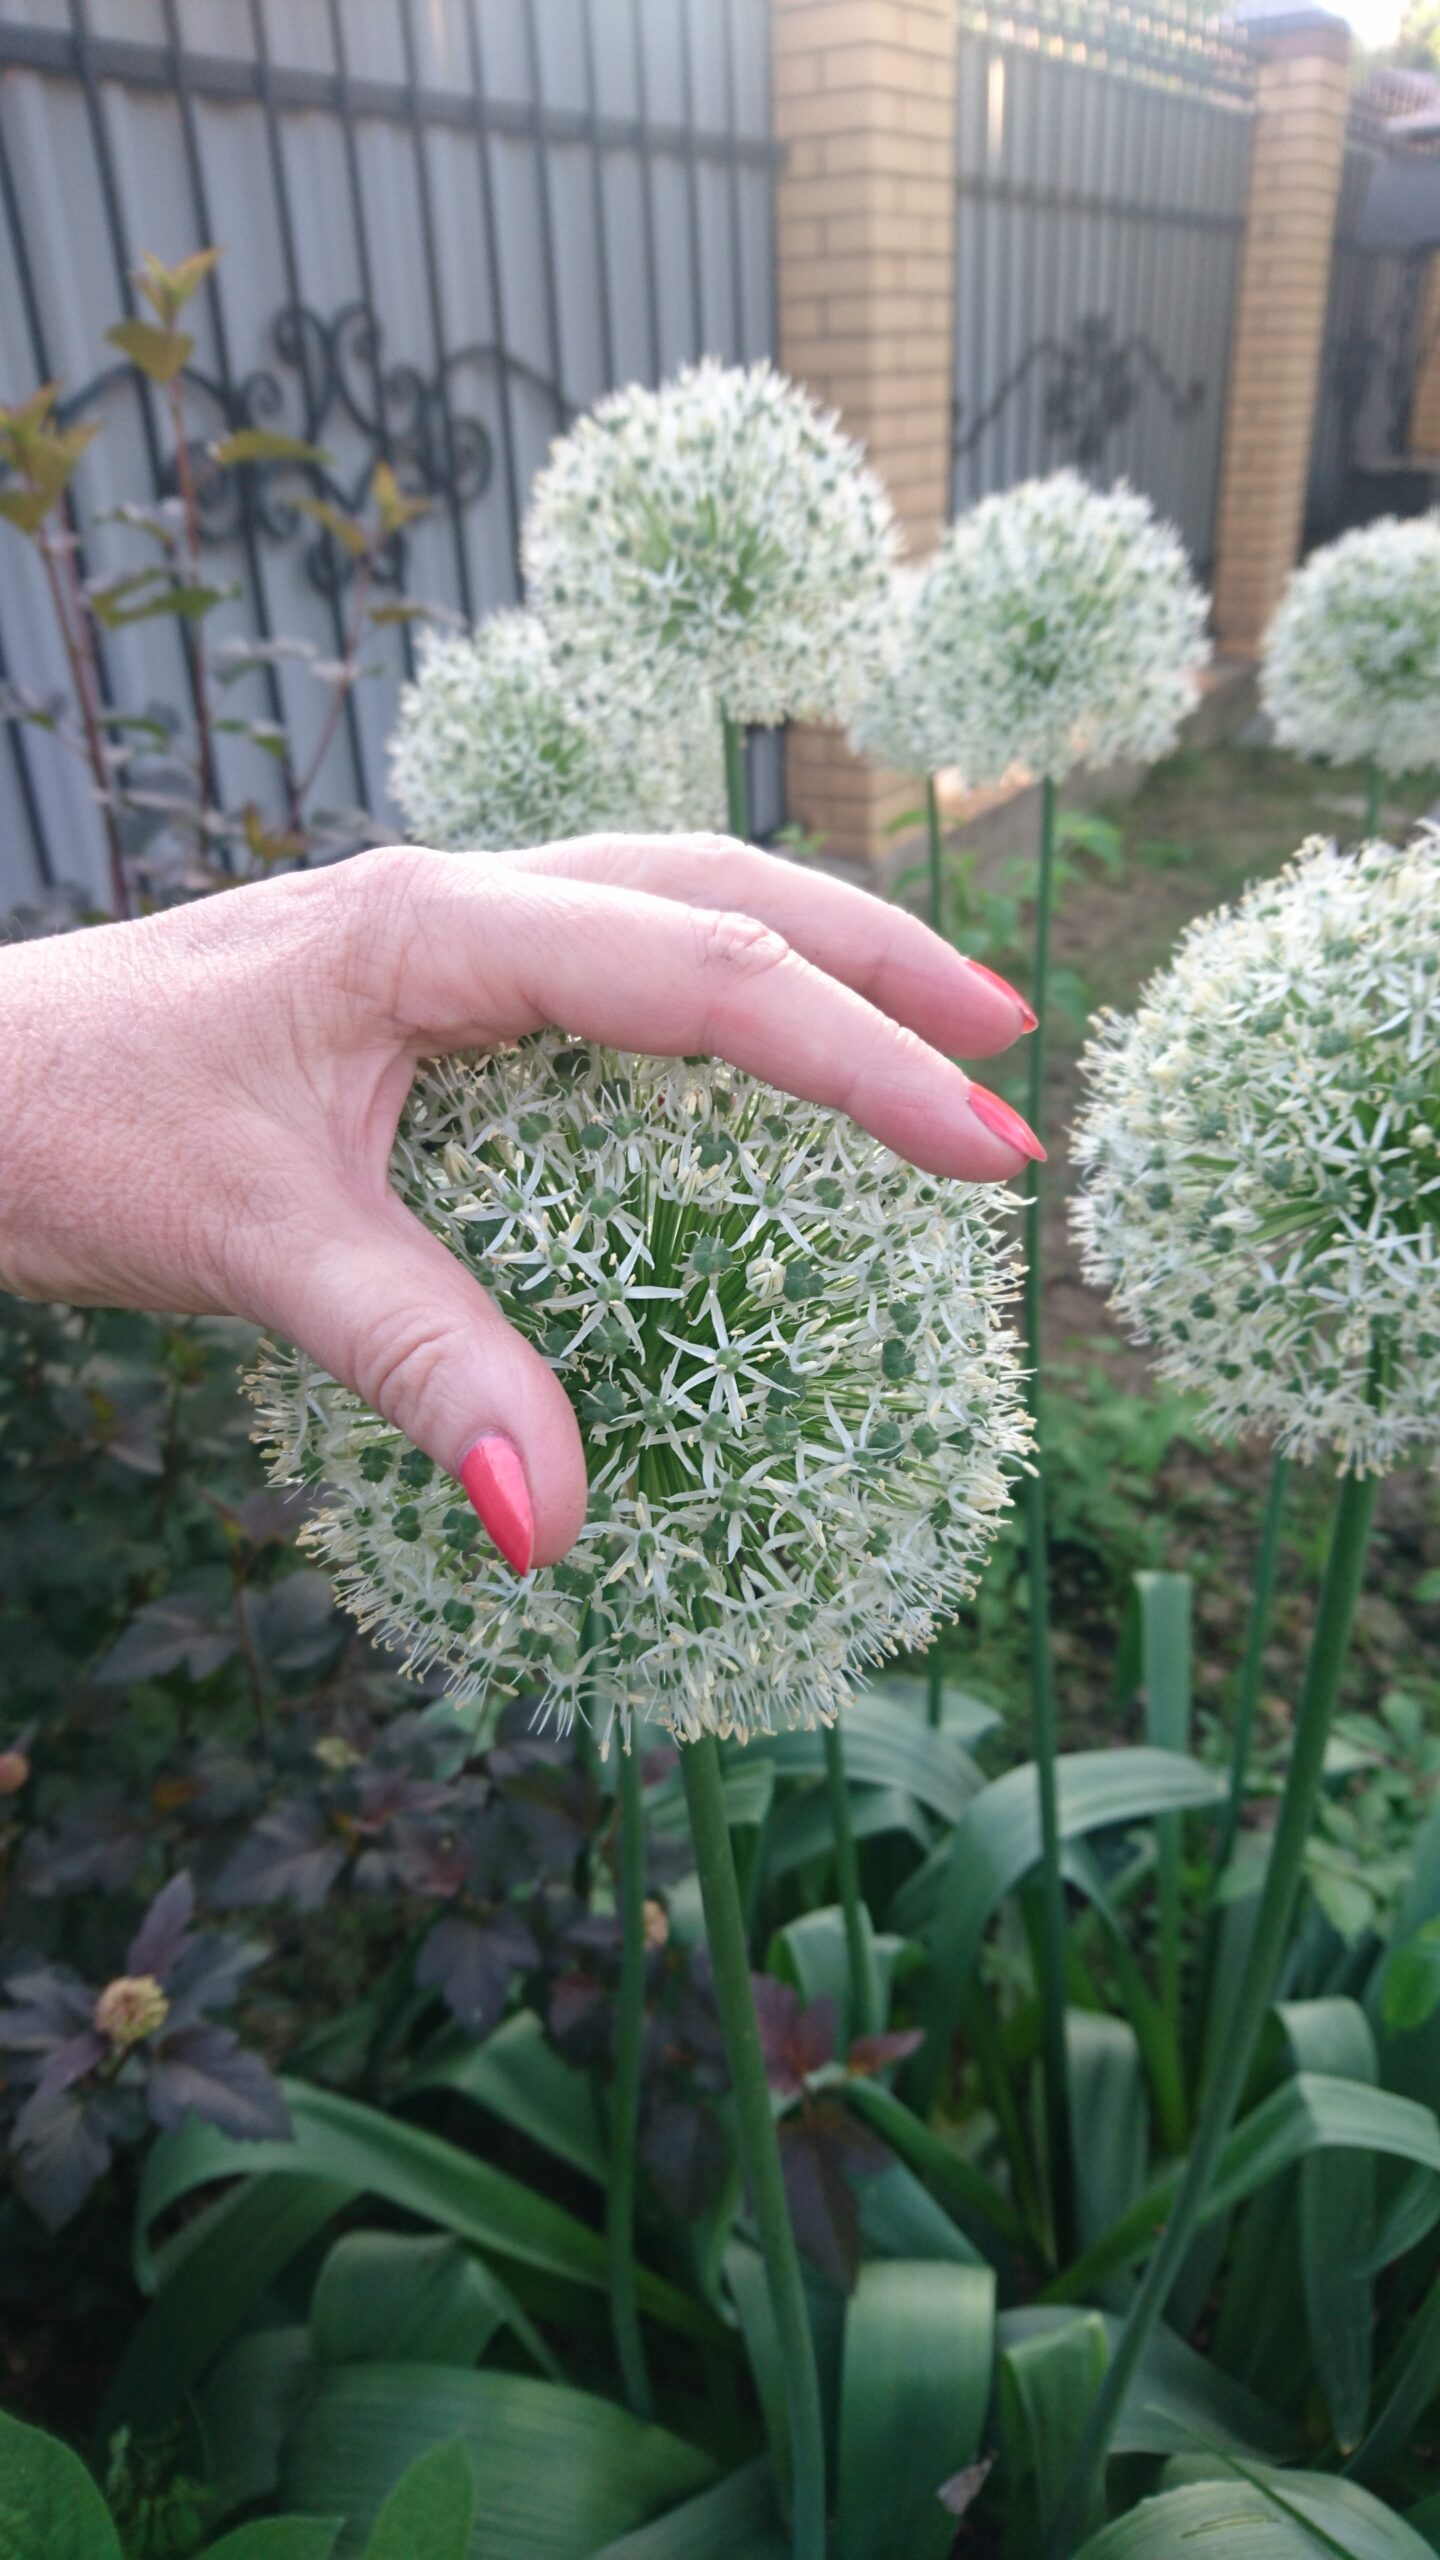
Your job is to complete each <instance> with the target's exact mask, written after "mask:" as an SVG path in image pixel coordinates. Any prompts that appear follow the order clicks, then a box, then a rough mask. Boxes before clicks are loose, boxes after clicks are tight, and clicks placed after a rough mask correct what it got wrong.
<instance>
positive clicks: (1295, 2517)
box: [1079, 2471, 1431, 2560]
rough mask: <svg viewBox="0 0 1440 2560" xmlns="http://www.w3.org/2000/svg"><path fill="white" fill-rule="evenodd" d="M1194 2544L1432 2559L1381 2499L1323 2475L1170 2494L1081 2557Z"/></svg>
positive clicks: (1168, 2557) (1279, 2476)
mask: <svg viewBox="0 0 1440 2560" xmlns="http://www.w3.org/2000/svg"><path fill="white" fill-rule="evenodd" d="M1192 2544H1193V2545H1194V2547H1195V2548H1196V2549H1197V2550H1200V2551H1208V2550H1210V2549H1211V2548H1212V2547H1213V2548H1214V2549H1215V2550H1216V2551H1223V2552H1224V2554H1225V2560H1321V2555H1323V2554H1326V2553H1338V2554H1340V2555H1341V2560H1431V2553H1430V2545H1429V2544H1428V2543H1426V2542H1422V2541H1421V2539H1420V2536H1419V2535H1418V2534H1417V2533H1415V2532H1414V2531H1412V2529H1411V2527H1410V2526H1409V2525H1408V2524H1406V2523H1404V2522H1403V2521H1402V2519H1401V2518H1400V2517H1399V2516H1397V2515H1394V2514H1392V2513H1391V2510H1390V2509H1389V2508H1388V2507H1382V2506H1381V2504H1380V2502H1379V2500H1378V2498H1372V2497H1370V2496H1369V2495H1368V2494H1367V2492H1366V2491H1365V2490H1363V2489H1357V2488H1356V2486H1355V2484H1354V2482H1353V2481H1350V2480H1332V2479H1330V2478H1328V2477H1327V2476H1326V2474H1324V2473H1323V2472H1318V2471H1280V2472H1268V2473H1266V2474H1265V2475H1264V2481H1263V2486H1262V2485H1260V2484H1258V2483H1257V2482H1254V2481H1250V2480H1197V2481H1192V2482H1191V2483H1190V2484H1189V2485H1188V2486H1186V2487H1185V2488H1182V2489H1171V2490H1167V2491H1166V2492H1165V2494H1164V2495H1163V2496H1161V2497H1158V2498H1147V2499H1146V2500H1145V2501H1144V2503H1143V2504H1142V2505H1140V2506H1138V2507H1132V2509H1131V2511H1130V2513H1129V2514H1128V2515H1127V2516H1121V2517H1120V2519H1119V2520H1118V2522H1117V2523H1115V2524H1110V2525H1107V2526H1106V2527H1105V2530H1104V2532H1103V2533H1098V2534H1096V2535H1095V2537H1094V2539H1093V2541H1090V2542H1087V2543H1086V2545H1085V2547H1084V2550H1083V2551H1082V2552H1081V2553H1080V2555H1079V2560H1176V2554H1177V2553H1178V2552H1182V2551H1186V2550H1188V2549H1189V2548H1190V2547H1191V2545H1192Z"/></svg>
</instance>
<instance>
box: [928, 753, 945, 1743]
mask: <svg viewBox="0 0 1440 2560" xmlns="http://www.w3.org/2000/svg"><path fill="white" fill-rule="evenodd" d="M925 834H926V840H927V843H928V845H929V852H930V868H929V882H928V895H927V900H926V908H927V915H926V921H927V922H928V924H929V926H930V930H931V932H932V933H940V934H943V933H944V931H945V876H944V857H945V834H944V829H943V828H942V826H941V823H940V795H939V793H938V792H937V790H936V788H935V776H934V774H933V773H927V775H926V776H925ZM947 938H948V937H947ZM925 1712H926V1717H927V1720H928V1722H929V1724H930V1726H931V1728H932V1730H933V1731H935V1732H938V1731H939V1729H940V1720H941V1717H942V1715H943V1714H944V1675H943V1673H942V1671H941V1667H940V1648H939V1646H938V1644H932V1645H931V1647H930V1650H929V1652H928V1654H927V1655H926V1657H925Z"/></svg>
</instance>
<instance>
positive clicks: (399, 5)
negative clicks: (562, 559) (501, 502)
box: [396, 0, 475, 622]
mask: <svg viewBox="0 0 1440 2560" xmlns="http://www.w3.org/2000/svg"><path fill="white" fill-rule="evenodd" d="M396 15H397V16H398V18H399V21H400V42H401V45H402V46H403V48H404V54H405V86H406V90H407V92H408V96H409V106H410V139H411V142H412V144H413V146H414V152H415V189H416V193H417V195H418V196H419V199H420V239H421V244H422V246H423V248H424V252H425V297H426V300H427V302H428V303H429V306H430V344H431V347H432V349H433V351H434V356H435V390H436V396H437V398H438V400H439V403H440V427H441V432H442V434H443V436H444V439H445V492H446V505H447V509H448V512H449V516H450V532H451V536H452V538H453V541H454V545H455V577H456V583H457V585H458V586H459V589H460V606H461V610H462V612H463V613H464V616H465V619H466V621H467V622H473V620H474V618H475V608H474V600H473V597H472V594H471V589H470V562H469V560H468V558H467V557H466V551H465V525H464V521H463V518H462V516H461V512H460V500H459V496H458V494H457V492H456V488H455V421H454V418H453V416H452V414H451V409H450V356H449V346H448V342H447V340H446V336H445V307H444V300H443V297H442V295H441V291H440V267H439V262H438V259H437V256H436V249H435V207H434V203H433V201H432V198H431V194H430V157H429V153H428V152H427V150H426V148H425V127H424V125H423V123H422V122H421V118H420V76H419V71H418V68H417V64H416V57H415V22H414V18H413V16H412V14H411V9H410V0H396Z"/></svg>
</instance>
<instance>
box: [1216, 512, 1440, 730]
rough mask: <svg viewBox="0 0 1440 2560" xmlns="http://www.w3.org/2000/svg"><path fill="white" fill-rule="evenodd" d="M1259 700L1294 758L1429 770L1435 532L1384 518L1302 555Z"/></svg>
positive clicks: (1439, 528) (1439, 539) (1434, 703)
mask: <svg viewBox="0 0 1440 2560" xmlns="http://www.w3.org/2000/svg"><path fill="white" fill-rule="evenodd" d="M1260 693H1261V700H1262V701H1263V703H1264V706H1265V709H1266V710H1267V711H1268V713H1269V715H1270V717H1271V719H1272V720H1273V721H1274V723H1275V734H1276V736H1277V737H1278V739H1279V740H1280V743H1281V745H1282V746H1286V747H1294V748H1295V749H1296V750H1297V752H1298V753H1299V754H1300V755H1302V756H1323V757H1326V758H1328V759H1329V761H1330V762H1331V763H1333V764H1346V763H1349V762H1351V761H1352V760H1354V761H1358V760H1359V759H1361V758H1362V757H1363V758H1365V759H1367V760H1369V759H1373V761H1374V762H1375V763H1376V764H1377V765H1378V766H1379V768H1380V770H1381V772H1382V773H1423V772H1427V771H1430V770H1432V769H1433V768H1434V767H1435V766H1436V765H1440V522H1437V521H1436V519H1435V518H1434V517H1433V516H1421V517H1417V518H1415V519H1414V521H1413V522H1411V523H1407V524H1402V523H1400V522H1399V521H1398V520H1397V519H1396V518H1395V517H1394V516H1384V517H1382V518H1381V520H1380V521H1379V523H1378V524H1368V525H1366V526H1364V527H1363V529H1362V530H1361V531H1360V532H1358V533H1347V534H1344V535H1342V537H1341V539H1340V540H1339V541H1338V542H1331V543H1327V545H1326V547H1325V548H1324V550H1323V551H1312V552H1311V554H1310V557H1309V559H1308V560H1307V561H1305V562H1304V564H1303V566H1302V567H1301V568H1299V569H1297V570H1296V572H1295V575H1294V577H1293V578H1292V579H1291V581H1290V584H1289V586H1288V587H1287V588H1286V591H1285V595H1284V599H1283V601H1282V603H1281V606H1280V610H1279V612H1278V613H1277V614H1276V616H1275V619H1274V621H1273V623H1272V624H1271V626H1270V630H1269V633H1268V635H1267V637H1266V642H1265V663H1264V667H1263V669H1262V671H1261V678H1260Z"/></svg>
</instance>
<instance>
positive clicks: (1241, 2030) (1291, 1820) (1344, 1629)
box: [1045, 1475, 1376, 2560]
mask: <svg viewBox="0 0 1440 2560" xmlns="http://www.w3.org/2000/svg"><path fill="white" fill-rule="evenodd" d="M1375 1492H1376V1479H1375V1478H1374V1477H1373V1476H1354V1475H1347V1476H1343V1477H1342V1478H1341V1481H1340V1490H1339V1493H1338V1495H1337V1497H1336V1503H1335V1517H1334V1523H1333V1525H1332V1528H1331V1532H1330V1552H1329V1554H1328V1556H1327V1558H1326V1562H1325V1578H1324V1581H1323V1583H1322V1585H1321V1590H1320V1607H1319V1610H1318V1613H1317V1615H1316V1619H1315V1632H1314V1635H1313V1636H1312V1638H1311V1642H1310V1655H1309V1660H1308V1662H1307V1663H1306V1667H1305V1685H1304V1688H1303V1690H1302V1692H1301V1697H1300V1706H1299V1710H1298V1712H1297V1714H1296V1718H1295V1733H1294V1740H1293V1742H1292V1745H1291V1750H1290V1766H1289V1769H1288V1771H1287V1772H1286V1777H1285V1791H1284V1794H1283V1796H1282V1798H1281V1803H1280V1819H1279V1822H1278V1823H1277V1825H1276V1828H1275V1837H1274V1840H1273V1842H1272V1844H1271V1849H1270V1857H1269V1863H1268V1865H1267V1867H1266V1870H1265V1887H1264V1891H1263V1893H1262V1894H1261V1897H1260V1911H1259V1916H1258V1918H1257V1920H1256V1924H1255V1937H1254V1943H1253V1946H1252V1950H1251V1955H1250V1962H1249V1966H1248V1968H1247V1971H1246V1975H1245V1980H1244V1982H1243V1984H1242V1986H1241V1989H1240V1993H1239V1996H1238V1998H1237V2000H1236V2003H1235V2011H1234V2015H1233V2017H1232V2019H1231V2021H1230V2028H1229V2033H1228V2035H1227V2037H1226V2039H1225V2043H1224V2046H1223V2049H1222V2051H1221V2054H1220V2058H1219V2061H1218V2062H1217V2064H1216V2068H1215V2074H1214V2077H1213V2079H1212V2080H1211V2082H1210V2086H1209V2088H1208V2089H1207V2091H1206V2093H1205V2100H1204V2104H1203V2105H1202V2107H1201V2110H1200V2118H1199V2122H1198V2123H1197V2125H1196V2127H1195V2139H1194V2141H1193V2143H1192V2144H1191V2147H1190V2157H1189V2159H1188V2160H1187V2162H1186V2164H1185V2174H1184V2176H1183V2177H1182V2179H1181V2181H1180V2185H1179V2188H1178V2190H1177V2193H1176V2197H1175V2202H1174V2205H1173V2207H1172V2209H1171V2212H1170V2215H1169V2218H1168V2220H1167V2221H1166V2224H1165V2228H1164V2231H1163V2233H1162V2234H1161V2238H1160V2244H1159V2247H1158V2248H1157V2249H1156V2251H1155V2253H1154V2256H1153V2257H1152V2258H1151V2260H1150V2263H1149V2265H1148V2266H1147V2268H1146V2270H1145V2274H1144V2277H1143V2278H1142V2280H1141V2284H1140V2288H1139V2291H1138V2292H1137V2294H1136V2296H1135V2299H1134V2302H1133V2303H1132V2305H1131V2307H1130V2311H1129V2313H1128V2315H1127V2317H1126V2321H1125V2326H1124V2328H1123V2329H1122V2331H1121V2333H1120V2337H1119V2340H1118V2342H1117V2344H1116V2348H1115V2352H1114V2355H1113V2356H1112V2357H1111V2360H1110V2363H1109V2365H1108V2367H1107V2369H1106V2373H1105V2379H1104V2381H1103V2383H1102V2384H1101V2386H1100V2391H1099V2393H1098V2395H1097V2398H1096V2401H1095V2406H1094V2408H1093V2409H1092V2411H1091V2413H1090V2418H1089V2421H1088V2423H1087V2425H1086V2429H1085V2434H1084V2437H1083V2439H1082V2441H1081V2445H1080V2450H1079V2452H1078V2454H1077V2455H1076V2458H1075V2462H1074V2466H1073V2468H1072V2470H1071V2473H1070V2478H1069V2480H1068V2482H1067V2483H1066V2488H1065V2494H1064V2496H1063V2498H1062V2499H1061V2502H1060V2507H1059V2511H1058V2513H1057V2515H1056V2518H1055V2522H1054V2525H1053V2527H1052V2529H1051V2532H1050V2536H1049V2539H1048V2541H1047V2543H1046V2545H1045V2560H1069V2555H1070V2553H1071V2552H1072V2550H1073V2548H1074V2545H1075V2542H1076V2539H1077V2537H1078V2533H1079V2527H1080V2521H1081V2519H1082V2518H1083V2517H1084V2516H1085V2515H1086V2514H1087V2513H1088V2512H1089V2503H1090V2492H1091V2488H1092V2484H1093V2483H1094V2482H1095V2480H1096V2479H1097V2478H1098V2477H1099V2474H1100V2472H1101V2470H1102V2468H1103V2465H1104V2462H1105V2458H1106V2455H1107V2454H1108V2452H1109V2449H1110V2439H1111V2437H1112V2436H1113V2434H1114V2432H1115V2422H1116V2419H1117V2418H1118V2416H1119V2413H1120V2405H1121V2402H1122V2401H1123V2399H1124V2397H1125V2393H1126V2391H1127V2390H1128V2388H1129V2385H1130V2382H1131V2379H1132V2377H1133V2375H1134V2373H1135V2369H1136V2367H1137V2365H1138V2364H1139V2362H1140V2359H1141V2357H1142V2356H1143V2354H1144V2352H1145V2349H1146V2348H1147V2346H1148V2345H1149V2343H1150V2340H1151V2338H1152V2337H1153V2335H1154V2332H1155V2329H1156V2327H1157V2325H1158V2323H1159V2321H1160V2317H1161V2314H1162V2313H1163V2311H1164V2308H1165V2305H1166V2303H1167V2302H1168V2300H1169V2298H1170V2293H1171V2290H1172V2288H1173V2286H1174V2284H1175V2280H1176V2278H1177V2276H1178V2275H1179V2274H1180V2271H1181V2269H1182V2267H1183V2266H1184V2264H1185V2260H1186V2258H1187V2257H1188V2256H1189V2253H1190V2244H1191V2242H1192V2241H1193V2239H1194V2237H1195V2233H1196V2231H1197V2229H1198V2228H1199V2224H1200V2217H1201V2214H1202V2213H1203V2211H1204V2206H1205V2199H1206V2196H1207V2194H1208V2193H1209V2190H1210V2187H1211V2184H1212V2182H1213V2179H1214V2176H1215V2168H1216V2163H1217V2162H1218V2160H1219V2157H1220V2154H1221V2152H1222V2151H1223V2149H1224V2146H1225V2140H1226V2136H1227V2135H1228V2133H1229V2131H1230V2128H1231V2126H1232V2125H1233V2123H1234V2121H1235V2117H1236V2114H1237V2112H1238V2110H1239V2106H1240V2101H1241V2099H1242V2097H1243V2096H1244V2093H1245V2088H1246V2084H1247V2082H1248V2080H1249V2078H1250V2073H1251V2070H1252V2068H1253V2066H1254V2061H1255V2055H1256V2051H1257V2049H1258V2047H1259V2043H1260V2038H1261V2035H1262V2033H1263V2031H1264V2027H1265V2021H1266V2019H1267V2017H1268V2016H1269V2013H1270V2005H1271V2002H1272V2001H1273V1999H1274V1997H1275V1993H1276V1990H1277V1989H1278V1987H1279V1982H1280V1975H1281V1969H1282V1967H1283V1964H1284V1960H1285V1950H1286V1947H1287V1945H1288V1943H1289V1938H1290V1931H1291V1926H1292V1923H1293V1921H1294V1916H1295V1904H1296V1901H1297V1898H1298V1896H1299V1891H1300V1884H1301V1878H1302V1876H1303V1873H1304V1864H1305V1844H1306V1842H1307V1840H1308V1839H1309V1836H1310V1828H1311V1824H1312V1822H1313V1820H1314V1816H1315V1804H1316V1799H1317V1797H1318V1795H1319V1792H1320V1784H1321V1779H1322V1776H1323V1773H1324V1766H1325V1745H1326V1743H1327V1741H1328V1740H1329V1735H1330V1724H1331V1718H1332V1717H1333V1715H1334V1712H1335V1702H1336V1699H1337V1697H1338V1696H1339V1693H1340V1682H1341V1679H1342V1677H1343V1674H1344V1669H1345V1654H1346V1648H1347V1646H1348V1643H1349V1638H1350V1627H1351V1622H1352V1620H1353V1618H1354V1615H1355V1603H1356V1601H1357V1599H1358V1598H1359V1596H1360V1585H1361V1580H1362V1578H1363V1575H1364V1570H1365V1551H1366V1547H1367V1545H1368V1543H1369V1537H1370V1521H1371V1517H1372V1514H1373V1512H1374V1508H1375Z"/></svg>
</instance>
